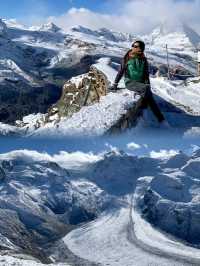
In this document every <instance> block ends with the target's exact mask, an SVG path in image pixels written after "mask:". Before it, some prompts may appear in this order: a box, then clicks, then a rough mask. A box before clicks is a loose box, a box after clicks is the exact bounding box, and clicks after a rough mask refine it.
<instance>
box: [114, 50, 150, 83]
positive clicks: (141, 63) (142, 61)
mask: <svg viewBox="0 0 200 266" xmlns="http://www.w3.org/2000/svg"><path fill="white" fill-rule="evenodd" d="M129 52H130V50H129V51H128V52H127V54H126V55H125V57H124V58H123V60H122V63H121V66H120V69H119V71H118V74H117V76H116V78H115V83H117V84H118V83H119V81H120V79H121V78H122V76H123V75H124V76H125V84H126V85H127V84H128V83H129V82H131V81H133V80H134V81H137V82H140V83H144V84H150V81H149V67H148V61H147V59H146V57H145V56H144V55H142V56H137V55H135V56H134V57H131V58H130V57H129Z"/></svg>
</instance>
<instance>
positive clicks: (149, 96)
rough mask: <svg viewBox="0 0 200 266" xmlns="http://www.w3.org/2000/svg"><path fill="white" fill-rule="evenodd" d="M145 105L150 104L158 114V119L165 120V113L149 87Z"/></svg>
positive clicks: (155, 113) (156, 114)
mask: <svg viewBox="0 0 200 266" xmlns="http://www.w3.org/2000/svg"><path fill="white" fill-rule="evenodd" d="M144 105H145V106H149V107H150V108H151V110H152V112H153V113H154V115H155V116H156V118H157V119H158V121H159V122H162V121H164V120H165V118H164V116H163V114H162V113H161V111H160V109H159V107H158V105H157V103H156V101H155V100H154V98H153V94H152V92H151V89H150V88H148V90H147V92H146V95H145V97H144Z"/></svg>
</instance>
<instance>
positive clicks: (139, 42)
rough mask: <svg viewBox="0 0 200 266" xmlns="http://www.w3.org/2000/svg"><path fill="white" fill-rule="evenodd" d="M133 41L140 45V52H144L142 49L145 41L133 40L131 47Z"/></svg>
mask: <svg viewBox="0 0 200 266" xmlns="http://www.w3.org/2000/svg"><path fill="white" fill-rule="evenodd" d="M135 43H138V44H139V46H140V49H141V50H142V52H144V50H145V43H144V42H143V41H139V40H138V41H135V42H134V43H133V44H132V47H133V45H134V44H135Z"/></svg>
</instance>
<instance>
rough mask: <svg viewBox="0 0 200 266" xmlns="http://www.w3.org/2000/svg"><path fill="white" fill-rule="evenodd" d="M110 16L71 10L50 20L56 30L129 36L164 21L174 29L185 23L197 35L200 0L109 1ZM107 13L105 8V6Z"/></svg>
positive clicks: (83, 9) (78, 9)
mask: <svg viewBox="0 0 200 266" xmlns="http://www.w3.org/2000/svg"><path fill="white" fill-rule="evenodd" d="M108 5H109V13H106V12H105V13H98V12H94V11H91V10H89V9H86V8H71V9H70V10H68V11H67V12H66V13H64V14H62V15H60V16H57V17H49V18H47V19H45V21H53V22H54V23H56V24H57V25H58V26H60V27H62V28H64V29H69V28H70V27H72V26H74V25H83V26H86V27H90V28H92V29H97V28H101V27H107V28H112V29H114V30H117V31H124V32H131V33H137V34H139V33H146V32H149V31H150V30H152V28H154V27H155V26H156V25H158V24H160V23H161V22H163V21H167V22H168V23H169V24H171V25H174V24H175V23H177V21H180V20H181V21H184V22H186V23H188V24H189V25H190V26H192V27H193V28H194V29H195V30H197V31H198V32H200V30H199V29H200V20H199V10H200V0H166V1H164V0H124V1H123V2H122V1H121V3H120V2H118V1H114V0H109V1H108ZM107 9H108V6H107ZM38 21H40V22H41V17H40V18H38Z"/></svg>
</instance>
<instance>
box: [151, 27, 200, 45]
mask: <svg viewBox="0 0 200 266" xmlns="http://www.w3.org/2000/svg"><path fill="white" fill-rule="evenodd" d="M150 43H151V44H152V45H155V46H160V45H166V44H168V47H169V48H170V47H173V48H175V47H177V48H178V49H179V50H185V49H188V48H189V49H190V50H191V49H192V50H195V49H197V48H198V47H199V45H200V35H199V34H198V33H197V32H195V31H194V30H193V29H192V28H191V27H189V26H188V25H186V24H183V23H177V24H175V25H173V26H172V25H170V24H169V23H162V24H161V25H159V26H158V27H156V28H155V29H154V30H153V31H152V33H151V34H150Z"/></svg>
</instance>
